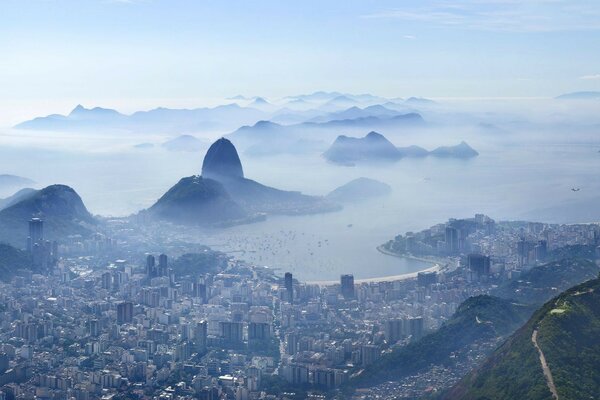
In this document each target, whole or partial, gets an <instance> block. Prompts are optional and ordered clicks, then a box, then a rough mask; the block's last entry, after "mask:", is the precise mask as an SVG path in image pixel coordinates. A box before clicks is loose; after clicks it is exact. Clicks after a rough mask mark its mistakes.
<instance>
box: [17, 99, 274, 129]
mask: <svg viewBox="0 0 600 400" xmlns="http://www.w3.org/2000/svg"><path fill="white" fill-rule="evenodd" d="M266 116H267V114H265V112H263V111H260V110H257V109H254V108H249V107H240V106H239V105H237V104H227V105H222V106H218V107H214V108H196V109H169V108H155V109H153V110H150V111H137V112H135V113H133V114H131V115H125V114H121V113H119V112H118V111H116V110H112V109H106V108H100V107H95V108H91V109H89V108H85V107H83V106H81V105H78V106H77V107H75V108H74V109H73V110H72V111H71V113H69V114H68V115H59V114H52V115H48V116H46V117H38V118H34V119H32V120H29V121H25V122H22V123H20V124H18V125H16V126H15V128H16V129H31V130H48V131H73V130H102V129H105V130H106V129H111V130H127V131H133V132H146V133H157V132H158V133H182V132H197V131H205V130H223V131H226V130H232V129H235V128H237V127H239V126H242V125H246V124H254V123H255V122H256V121H259V120H261V119H264V118H265V117H266Z"/></svg>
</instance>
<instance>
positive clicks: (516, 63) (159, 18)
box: [0, 0, 600, 118]
mask: <svg viewBox="0 0 600 400" xmlns="http://www.w3.org/2000/svg"><path fill="white" fill-rule="evenodd" d="M0 88H1V89H0V106H2V107H4V109H5V110H7V109H8V110H13V111H14V112H15V113H16V115H19V116H20V115H21V114H23V113H26V112H27V111H26V110H27V107H30V108H31V107H42V108H44V107H45V108H48V109H53V108H59V109H58V110H57V111H66V110H67V109H70V108H72V106H73V105H74V104H77V103H83V104H87V105H104V106H119V105H121V106H122V107H131V108H133V109H136V108H143V107H144V106H145V105H150V104H152V105H156V104H157V103H159V104H160V103H168V104H177V103H180V104H186V103H190V102H196V101H201V100H204V101H206V100H207V99H213V98H224V97H228V96H234V95H237V94H244V95H260V96H265V97H267V98H277V97H282V96H286V95H290V94H299V93H306V92H312V91H316V90H338V91H344V92H352V93H364V92H369V93H373V94H377V95H382V96H388V97H397V96H399V97H407V96H425V97H434V98H435V97H438V98H439V97H546V96H556V95H559V94H561V93H564V92H571V91H580V90H600V1H598V0H590V1H580V0H564V1H563V0H532V1H519V0H495V1H486V0H465V1H443V0H417V1H353V0H344V1H322V0H321V1H312V0H303V1H261V0H257V1H223V0H216V1H211V0H194V1H192V0H189V1H181V0H76V1H75V0H74V1H67V0H2V1H0ZM57 105H60V107H57ZM61 107H64V108H65V110H63V109H62V108H61ZM24 110H25V111H24ZM15 118H16V117H15Z"/></svg>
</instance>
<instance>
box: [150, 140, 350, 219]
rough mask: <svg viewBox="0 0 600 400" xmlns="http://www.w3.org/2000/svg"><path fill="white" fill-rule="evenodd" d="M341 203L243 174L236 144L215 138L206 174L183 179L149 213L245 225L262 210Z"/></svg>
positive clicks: (297, 210) (311, 209)
mask: <svg viewBox="0 0 600 400" xmlns="http://www.w3.org/2000/svg"><path fill="white" fill-rule="evenodd" d="M337 209H339V206H338V205H337V204H335V203H332V202H330V201H328V200H326V199H325V198H323V197H316V196H307V195H303V194H301V193H300V192H290V191H284V190H278V189H275V188H272V187H269V186H265V185H262V184H260V183H258V182H256V181H253V180H251V179H247V178H245V177H244V171H243V167H242V163H241V161H240V158H239V156H238V153H237V150H236V148H235V146H234V145H233V144H232V143H231V142H230V141H229V140H227V139H225V138H221V139H219V140H217V141H216V142H214V143H213V144H212V145H211V146H210V148H209V149H208V151H207V152H206V156H205V157H204V161H203V164H202V176H192V177H187V178H183V179H181V180H180V181H179V182H178V183H177V184H176V185H175V186H173V187H172V188H171V189H169V191H167V192H166V193H165V194H164V195H163V196H162V197H161V198H160V199H159V200H158V201H157V202H156V203H155V204H154V205H153V206H152V207H150V208H149V209H148V210H147V212H148V213H149V214H150V215H151V216H154V217H156V218H159V219H164V220H169V221H172V222H175V223H178V224H194V225H218V224H224V223H225V224H231V223H244V222H249V221H252V220H256V219H257V218H258V216H259V215H263V214H309V213H318V212H327V211H334V210H337Z"/></svg>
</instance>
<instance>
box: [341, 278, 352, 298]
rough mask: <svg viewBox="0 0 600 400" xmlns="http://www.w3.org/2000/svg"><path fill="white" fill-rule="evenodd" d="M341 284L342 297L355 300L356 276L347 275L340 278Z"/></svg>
mask: <svg viewBox="0 0 600 400" xmlns="http://www.w3.org/2000/svg"><path fill="white" fill-rule="evenodd" d="M340 283H341V285H342V296H344V298H345V299H347V300H348V299H353V298H354V275H350V274H346V275H342V276H341V278H340Z"/></svg>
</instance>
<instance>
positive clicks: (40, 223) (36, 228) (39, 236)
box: [27, 218, 44, 252]
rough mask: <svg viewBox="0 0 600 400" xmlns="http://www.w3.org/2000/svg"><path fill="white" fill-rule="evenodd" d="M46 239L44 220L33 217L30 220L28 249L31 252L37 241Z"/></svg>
mask: <svg viewBox="0 0 600 400" xmlns="http://www.w3.org/2000/svg"><path fill="white" fill-rule="evenodd" d="M43 241H44V220H42V219H41V218H31V219H30V220H29V237H28V238H27V251H29V252H31V250H32V249H33V246H34V245H35V244H36V243H41V242H43Z"/></svg>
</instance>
